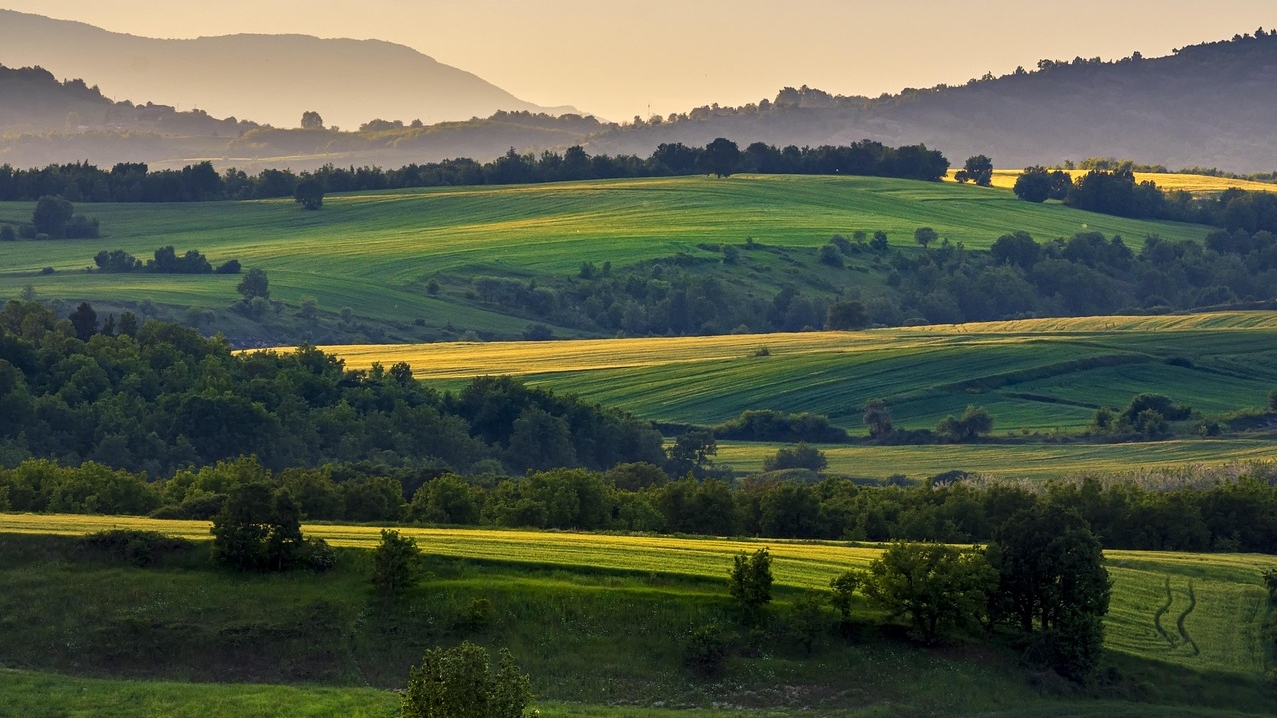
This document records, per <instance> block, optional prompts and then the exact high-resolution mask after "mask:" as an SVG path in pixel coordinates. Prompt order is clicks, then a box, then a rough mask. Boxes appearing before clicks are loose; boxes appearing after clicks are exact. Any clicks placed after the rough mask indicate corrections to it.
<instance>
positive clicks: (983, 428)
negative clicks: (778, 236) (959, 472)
mask: <svg viewBox="0 0 1277 718" xmlns="http://www.w3.org/2000/svg"><path fill="white" fill-rule="evenodd" d="M990 431H993V417H991V416H989V412H988V410H986V409H985V408H984V407H983V406H976V405H974V404H972V405H969V406H967V410H966V411H964V412H962V416H961V417H960V418H959V417H954V416H952V415H950V416H946V417H945V418H944V419H942V420H941V421H940V424H939V425H937V426H936V434H938V435H939V436H940V438H942V439H944V440H945V441H952V442H955V443H959V442H964V441H973V440H975V439H977V438H979V437H981V436H984V435H986V434H988V433H989V432H990Z"/></svg>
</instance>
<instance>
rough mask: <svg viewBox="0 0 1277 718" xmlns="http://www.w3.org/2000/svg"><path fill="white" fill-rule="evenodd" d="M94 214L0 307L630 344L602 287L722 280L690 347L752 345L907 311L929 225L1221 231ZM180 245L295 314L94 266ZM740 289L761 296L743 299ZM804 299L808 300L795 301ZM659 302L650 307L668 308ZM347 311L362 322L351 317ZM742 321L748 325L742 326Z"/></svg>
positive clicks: (618, 214)
mask: <svg viewBox="0 0 1277 718" xmlns="http://www.w3.org/2000/svg"><path fill="white" fill-rule="evenodd" d="M78 209H79V211H82V212H85V213H86V214H89V215H91V216H93V217H96V218H97V219H98V220H99V221H100V224H101V227H102V234H103V237H102V238H100V239H92V240H65V241H62V240H59V241H56V242H37V241H19V242H14V243H3V244H0V258H3V269H0V296H4V297H16V296H18V295H19V294H20V293H21V292H22V291H23V288H24V287H25V286H28V285H30V286H31V287H32V289H33V290H34V292H35V295H36V296H37V297H38V298H40V299H44V300H49V301H62V302H68V303H69V304H68V305H67V306H64V307H62V308H61V310H60V311H61V313H62V314H64V315H65V314H66V313H67V312H69V311H70V310H71V309H72V308H73V307H74V306H75V303H78V302H80V301H84V300H88V301H91V302H93V303H94V304H95V306H98V309H99V310H100V311H101V312H102V313H103V314H104V315H105V313H106V312H108V311H110V312H115V313H117V314H118V313H119V311H121V309H122V308H131V309H132V310H133V311H135V312H138V311H141V306H142V304H143V303H145V304H147V305H148V306H149V308H148V309H147V311H151V312H156V311H158V312H160V316H165V317H167V318H171V319H176V320H181V321H186V322H193V323H196V324H197V326H199V327H200V328H201V329H202V330H204V331H209V332H211V331H214V330H220V331H223V332H224V333H225V334H226V335H227V336H228V337H230V338H231V339H232V341H234V342H235V343H236V344H237V345H239V346H259V345H263V344H265V345H279V344H287V343H295V342H299V341H311V342H315V343H350V342H353V343H369V342H377V343H381V342H391V341H436V340H447V339H454V340H455V339H460V338H462V337H463V336H465V335H466V332H468V331H470V332H474V333H475V334H474V336H476V337H481V338H484V339H494V338H498V339H511V338H518V337H520V336H521V335H522V333H523V332H524V331H525V330H526V329H527V328H528V326H529V325H530V324H533V323H541V324H545V325H547V326H548V327H549V328H550V329H552V330H553V332H554V334H555V336H559V337H563V336H596V337H597V336H615V335H616V332H617V331H618V328H623V327H625V326H628V328H627V329H626V331H628V332H629V333H631V334H646V333H648V332H649V331H650V332H654V333H658V334H664V333H666V329H667V328H661V327H657V326H656V325H654V324H652V321H654V320H655V317H656V314H655V312H657V311H658V309H657V308H656V307H655V306H653V307H651V308H644V309H643V310H642V311H643V314H642V316H639V317H638V319H635V321H636V322H639V323H638V324H629V325H623V326H622V327H617V326H614V325H611V326H610V325H609V322H612V321H613V320H612V319H611V318H610V315H608V316H609V318H608V319H606V320H604V319H603V318H602V317H601V316H600V314H599V312H600V310H599V309H598V308H595V306H594V305H593V304H589V303H588V301H587V299H588V298H586V297H584V296H583V295H582V294H581V292H583V291H585V290H586V289H587V288H588V289H590V291H591V292H596V291H597V292H600V294H599V298H600V301H602V298H603V297H604V296H605V294H607V293H608V292H610V293H611V294H612V295H617V294H618V292H617V290H608V288H607V286H605V284H606V283H607V282H611V281H617V282H621V284H622V287H621V288H622V289H624V285H625V283H626V282H627V281H628V277H630V276H633V277H635V282H638V281H640V280H641V281H642V282H643V285H644V286H647V287H651V288H652V291H653V292H656V293H659V292H666V293H669V292H670V291H671V290H670V286H669V284H670V283H671V282H673V283H675V284H674V285H673V286H675V287H681V286H683V284H686V283H688V282H692V283H695V282H701V281H706V282H709V283H710V285H712V286H711V288H710V289H708V290H706V291H710V292H711V293H713V292H715V291H717V292H718V293H717V294H716V295H715V297H717V298H715V297H709V298H711V299H714V301H715V302H716V303H715V305H714V306H715V308H714V309H713V315H712V316H710V315H707V316H704V317H701V318H700V319H697V320H696V323H695V324H689V325H687V326H682V327H680V328H679V329H678V332H677V333H711V334H714V333H727V332H730V331H732V330H734V329H736V328H737V327H739V326H740V325H741V324H742V323H745V324H747V325H748V326H749V327H750V328H751V329H753V330H754V331H763V330H766V329H767V328H769V327H772V326H775V327H776V328H778V329H785V328H787V327H788V328H789V330H791V331H796V330H800V329H802V328H803V327H804V326H813V327H818V326H820V325H822V324H823V322H824V307H825V306H826V305H827V304H828V303H830V302H832V301H834V300H836V299H837V298H839V297H843V296H844V294H845V296H847V297H851V296H854V295H858V296H860V297H861V298H863V299H864V300H865V301H869V300H870V299H872V298H874V297H879V296H888V295H889V296H891V297H903V296H904V293H903V289H907V288H902V289H897V288H893V287H891V286H890V285H889V284H888V281H889V280H890V275H891V273H892V272H893V270H894V267H893V265H892V264H891V257H892V256H893V255H892V251H893V250H894V249H897V248H898V249H901V250H902V252H903V253H904V254H902V256H905V257H911V258H917V257H919V256H921V255H920V254H919V251H920V248H918V247H917V245H916V244H915V243H914V241H913V233H914V230H915V229H916V228H918V227H920V226H930V227H933V228H935V230H936V231H937V232H938V234H939V236H940V238H941V240H940V241H942V240H948V241H949V242H950V245H949V248H948V249H944V248H943V247H940V248H937V249H936V251H935V252H933V253H932V254H933V255H934V256H936V257H940V256H943V255H945V254H951V255H952V256H953V257H954V258H957V257H959V255H958V254H956V252H957V249H956V247H957V246H958V245H959V244H961V245H963V246H964V247H965V248H967V249H971V250H978V249H987V248H989V247H990V246H991V245H992V244H993V243H994V241H995V240H997V239H998V238H999V237H1000V236H1002V235H1004V234H1007V233H1010V232H1014V231H1018V230H1023V231H1026V232H1029V233H1030V234H1031V235H1033V236H1034V237H1036V238H1037V239H1038V240H1041V241H1048V240H1050V239H1053V238H1056V237H1071V236H1073V235H1074V234H1076V233H1078V232H1081V231H1086V230H1092V231H1097V232H1102V233H1104V234H1105V235H1106V236H1113V235H1122V236H1123V237H1126V238H1128V241H1129V242H1130V243H1131V246H1133V247H1138V246H1139V243H1140V242H1142V240H1143V238H1144V237H1145V236H1147V235H1150V234H1156V235H1159V236H1160V237H1161V238H1163V239H1165V240H1174V241H1185V240H1195V241H1198V242H1200V241H1201V240H1202V238H1203V237H1204V236H1205V235H1206V233H1207V228H1205V227H1200V226H1193V225H1182V224H1171V223H1165V222H1140V221H1132V220H1125V219H1121V218H1115V217H1108V216H1104V215H1095V214H1091V213H1086V212H1081V211H1078V210H1073V209H1069V208H1066V207H1064V206H1062V205H1059V204H1055V203H1050V204H1047V205H1035V204H1032V203H1028V202H1021V201H1019V200H1017V199H1015V197H1014V195H1012V194H1011V193H1010V192H1008V191H1006V190H1000V189H985V188H978V187H972V186H969V185H966V186H962V185H955V184H947V183H946V184H942V183H935V182H917V181H907V180H893V179H881V178H845V177H822V176H785V175H767V176H764V175H739V176H733V177H730V178H726V179H721V180H718V179H712V178H706V177H681V178H663V179H641V180H610V181H589V182H564V183H551V184H544V185H513V186H499V187H488V186H476V187H458V188H448V187H438V188H429V189H419V190H401V191H382V192H371V193H365V194H350V195H333V196H330V197H328V198H326V199H325V202H324V208H323V209H322V210H321V211H319V212H306V211H305V210H302V209H300V208H298V207H297V206H296V205H295V204H294V203H293V202H292V201H291V200H271V201H252V202H208V203H194V204H151V205H139V204H93V205H88V204H81V205H79V207H78ZM31 212H32V205H31V204H28V203H4V204H0V223H4V222H12V223H21V222H26V221H29V219H30V216H31ZM875 231H883V232H885V233H886V235H887V237H888V240H887V241H888V243H889V247H888V249H887V250H886V251H884V252H877V251H870V250H868V249H867V248H861V247H860V246H859V245H855V244H854V243H852V242H851V240H849V239H846V238H847V237H854V236H855V235H856V233H857V232H866V233H873V232H875ZM833 235H842V236H843V237H844V241H845V242H847V243H848V244H847V247H848V251H850V252H851V254H848V255H845V257H846V258H845V261H844V260H843V259H839V260H838V261H839V262H840V266H836V267H835V266H832V265H829V264H825V263H822V262H821V261H820V260H819V252H820V251H822V250H821V247H822V245H825V244H826V243H827V242H829V240H830V237H831V236H833ZM165 245H173V246H175V247H176V248H177V250H178V252H179V253H181V252H185V251H187V250H189V249H192V248H194V249H198V250H200V251H201V252H203V253H204V254H205V255H207V256H208V258H209V259H210V261H212V262H214V263H221V262H225V261H227V260H229V259H237V260H239V261H240V262H241V264H243V265H244V266H245V267H258V268H261V269H264V270H265V271H266V272H267V273H268V275H269V277H270V282H271V290H272V295H271V296H272V299H274V300H279V301H282V302H283V304H281V305H280V306H279V309H278V310H277V312H276V313H275V314H271V315H268V316H267V317H266V318H265V319H264V320H263V322H262V323H258V324H254V323H252V322H249V321H248V320H246V319H245V318H244V317H243V316H241V315H239V314H235V313H233V312H230V311H228V308H229V306H230V305H231V304H232V303H233V302H234V301H235V300H237V299H238V295H237V294H236V291H235V286H236V283H237V282H238V281H239V279H238V278H237V277H235V276H225V275H210V276H181V275H153V274H136V273H134V274H103V273H96V272H94V273H86V272H84V271H82V270H83V269H84V268H85V267H91V266H93V262H94V256H95V255H96V254H97V253H98V252H99V251H103V250H116V249H120V250H124V251H126V252H128V253H130V254H132V255H133V256H135V257H141V258H143V259H145V258H147V257H150V256H151V255H152V253H153V252H154V251H155V250H156V249H157V248H159V247H161V246H165ZM724 246H727V247H728V249H724ZM729 256H734V257H735V259H732V260H729V259H728V257H729ZM963 256H965V255H963ZM986 256H987V255H986ZM910 261H913V260H912V259H911V260H910ZM583 263H588V265H589V266H593V268H594V269H593V270H591V269H590V268H589V266H587V267H586V268H585V271H586V272H587V273H589V274H591V276H594V280H590V281H592V282H593V283H592V284H590V285H589V287H586V283H585V282H584V281H583V279H584V277H583V276H582V275H581V272H582V264H583ZM605 265H606V266H607V274H608V276H607V277H605V276H603V272H604V267H605ZM902 266H903V265H902ZM45 267H50V268H51V269H49V270H47V271H46V270H45V269H44V268H45ZM1088 271H1089V270H1088ZM910 276H912V275H910ZM605 280H606V281H605ZM652 282H657V284H656V285H652V284H651V283H652ZM662 283H664V284H662ZM710 285H707V286H710ZM636 286H637V285H636ZM662 287H664V288H662ZM712 287H719V288H720V289H719V290H714V289H713V288H712ZM786 287H789V289H786ZM533 290H536V291H533ZM605 290H606V291H605ZM635 291H638V290H637V289H636V290H635ZM680 291H682V290H680ZM736 291H739V292H743V293H744V295H747V301H746V298H742V300H741V301H740V302H736V301H735V299H733V300H732V301H727V298H730V297H734V296H735V295H734V294H732V293H733V292H736ZM697 292H701V293H702V294H703V292H702V290H701V289H695V290H694V292H693V293H694V294H696V293H697ZM795 292H796V293H797V294H798V295H801V296H802V297H805V298H806V300H809V301H806V303H804V302H798V303H797V304H795V303H794V302H793V301H791V300H792V299H793V295H794V293H795ZM656 293H648V294H645V296H646V297H649V298H650V301H659V297H658V294H656ZM782 294H783V295H784V296H786V297H788V298H787V299H785V300H784V301H785V302H787V303H788V304H790V305H793V306H795V307H801V308H802V311H799V310H798V309H795V311H794V312H793V313H792V316H790V313H789V310H788V309H786V310H785V312H782V315H784V316H775V317H772V318H770V319H769V318H768V316H767V314H768V310H767V307H768V306H772V305H773V301H774V299H775V298H776V297H777V296H781V295H782ZM697 296H701V294H697ZM706 296H708V295H706ZM304 297H312V298H314V299H315V300H317V304H318V310H319V312H320V315H321V317H320V320H319V321H316V322H298V321H297V320H296V318H295V316H296V312H297V311H298V308H299V307H300V304H301V302H302V299H303V298H304ZM639 299H640V298H637V297H636V298H635V300H634V301H636V302H639ZM642 301H643V302H648V301H649V299H643V300H642ZM892 301H896V300H895V299H893V300H892ZM1123 301H1125V300H1123ZM1157 301H1159V302H1164V301H1169V300H1167V299H1158V300H1157ZM893 306H894V305H893ZM928 306H930V305H928ZM188 307H190V308H194V310H193V311H194V313H192V312H188V311H187V308H188ZM343 308H349V309H350V316H349V317H344V318H340V319H339V316H340V315H341V310H342V309H343ZM205 310H208V311H209V312H210V314H208V315H205V314H202V312H204V311H205ZM924 310H925V307H924V308H923V309H914V308H906V309H905V310H896V311H895V314H894V315H891V316H883V317H882V318H881V320H882V321H881V322H880V323H896V324H899V323H901V322H903V321H904V320H905V319H907V318H910V317H917V316H922V315H919V314H917V313H916V312H920V311H924ZM615 311H616V312H617V313H618V316H617V317H616V320H617V321H623V320H625V316H624V306H623V305H622V304H618V305H617V309H616V310H615ZM659 311H663V312H665V314H662V315H661V316H672V317H675V318H677V317H680V316H689V315H687V314H686V313H683V314H679V313H675V314H669V312H668V311H666V310H659ZM706 311H708V310H706ZM745 311H748V312H749V313H750V314H749V315H748V316H746V315H744V314H740V312H745ZM884 311H885V310H884ZM902 311H903V312H907V313H902ZM926 311H930V310H926ZM998 311H999V312H1002V311H1003V310H998ZM1007 311H1009V312H1011V313H1014V312H1019V311H1023V309H1013V310H1007ZM1059 311H1064V310H1063V309H1060V310H1059ZM1100 313H1103V312H1100ZM631 314H633V313H631ZM153 315H154V314H153ZM635 316H637V315H635ZM892 316H894V319H892ZM1001 316H1002V314H999V315H998V318H1001ZM596 317H598V318H599V321H595V318H596ZM943 318H944V317H943V316H941V315H936V319H937V320H940V319H943ZM631 319H634V317H633V316H632V317H631ZM640 320H641V321H640ZM662 321H664V320H662ZM875 321H880V320H879V319H875ZM599 322H602V323H599Z"/></svg>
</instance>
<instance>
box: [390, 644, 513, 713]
mask: <svg viewBox="0 0 1277 718" xmlns="http://www.w3.org/2000/svg"><path fill="white" fill-rule="evenodd" d="M499 655H500V666H499V667H498V668H497V670H496V672H495V673H494V672H493V671H492V667H491V660H490V659H489V657H488V651H487V650H486V649H484V648H483V647H481V646H476V645H475V644H473V643H471V642H469V641H465V642H463V643H462V644H461V645H460V646H457V647H456V648H450V649H447V650H444V649H442V648H436V649H434V650H431V651H426V655H425V656H424V657H423V658H422V660H421V666H419V667H418V666H414V667H412V668H410V669H409V671H408V688H407V690H405V691H404V692H403V694H402V696H401V698H400V713H399V715H401V716H403V718H523V716H524V714H525V711H526V710H527V707H528V703H530V702H532V681H531V680H530V679H529V678H528V676H527V674H525V673H523V672H521V671H520V670H519V668H518V666H516V665H515V663H514V658H513V656H511V655H510V652H509V651H507V650H505V649H502V650H501V653H500V654H499Z"/></svg>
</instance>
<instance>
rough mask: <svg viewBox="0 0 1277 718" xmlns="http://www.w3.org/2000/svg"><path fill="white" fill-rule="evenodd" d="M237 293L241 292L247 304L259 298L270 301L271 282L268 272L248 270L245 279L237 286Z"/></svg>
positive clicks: (254, 269) (255, 269)
mask: <svg viewBox="0 0 1277 718" xmlns="http://www.w3.org/2000/svg"><path fill="white" fill-rule="evenodd" d="M235 291H237V292H239V293H240V295H241V296H242V297H244V301H246V302H249V301H252V300H254V299H257V298H259V297H260V298H262V299H270V280H268V279H267V278H266V271H265V270H262V269H257V268H256V267H254V268H253V269H250V270H248V271H247V272H245V273H244V278H243V279H241V280H239V284H237V285H235Z"/></svg>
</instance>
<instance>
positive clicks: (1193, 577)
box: [0, 514, 1277, 675]
mask: <svg viewBox="0 0 1277 718" xmlns="http://www.w3.org/2000/svg"><path fill="white" fill-rule="evenodd" d="M108 528H130V529H140V530H152V531H161V532H163V533H166V534H169V535H173V536H185V537H188V538H192V539H207V538H208V528H209V524H208V523H207V522H202V521H160V520H155V519H145V518H134V517H118V516H72V515H47V514H46V515H30V514H0V535H3V534H5V533H29V534H69V535H76V534H83V533H89V532H93V531H100V530H104V529H108ZM304 531H305V533H306V535H308V536H319V537H323V538H325V539H326V540H328V541H330V542H331V543H333V544H334V545H337V546H343V547H349V548H372V547H373V546H375V545H376V543H377V541H378V540H379V529H378V528H376V527H371V526H332V525H309V526H306V527H304ZM402 531H403V533H404V534H406V535H409V536H412V537H414V538H416V539H417V541H418V543H419V544H420V545H421V546H422V547H423V548H424V549H425V550H426V552H427V553H430V554H433V555H436V556H443V557H448V558H452V559H470V560H478V561H489V562H499V563H512V564H525V565H528V566H531V567H536V568H537V569H542V570H551V571H552V572H553V571H556V570H564V569H566V570H582V569H587V570H606V571H622V572H629V573H632V574H634V575H638V576H652V575H656V574H665V575H679V576H684V577H688V578H705V579H711V580H718V579H719V578H720V577H721V576H722V575H723V574H724V572H725V567H726V566H728V565H730V561H731V557H732V556H733V555H734V554H735V553H737V552H739V551H742V550H746V551H752V550H754V549H755V548H757V547H758V546H761V545H766V546H769V547H770V548H771V553H772V556H773V572H774V574H775V576H776V581H777V583H778V584H779V585H781V586H784V587H788V588H791V589H822V588H825V587H827V586H828V583H829V579H830V578H832V577H833V576H835V575H837V574H838V573H841V572H842V571H844V570H846V569H847V568H850V567H861V568H863V567H865V566H867V565H868V563H869V562H870V561H871V560H872V559H873V558H874V557H875V556H876V555H877V554H878V552H879V550H880V549H879V548H878V547H876V546H874V545H872V544H871V545H864V546H860V545H856V546H852V545H847V544H843V543H839V542H810V541H807V542H797V541H784V540H775V539H772V540H766V541H742V540H735V539H713V538H681V537H666V536H624V535H605V534H586V533H567V532H550V533H545V532H534V531H505V530H483V529H427V528H404V529H402ZM1105 555H1106V557H1107V560H1108V566H1109V571H1110V575H1111V576H1112V578H1113V581H1114V588H1113V600H1112V607H1111V609H1110V614H1109V618H1108V620H1107V626H1108V633H1107V645H1108V646H1109V648H1111V649H1113V650H1114V651H1118V652H1121V653H1125V654H1128V655H1131V656H1134V657H1137V658H1141V659H1153V660H1157V661H1163V662H1168V663H1174V664H1177V665H1181V666H1185V667H1189V668H1193V669H1195V670H1200V671H1207V672H1219V673H1238V674H1247V675H1255V674H1259V673H1263V671H1264V666H1265V661H1266V660H1267V656H1266V654H1265V649H1264V648H1263V646H1262V643H1261V638H1260V635H1259V632H1260V624H1261V622H1262V620H1263V618H1264V615H1265V613H1266V610H1267V607H1266V592H1265V590H1264V587H1263V583H1262V580H1261V578H1260V573H1261V571H1262V570H1263V569H1265V568H1271V567H1277V557H1271V556H1259V555H1249V554H1190V553H1164V552H1152V551H1106V552H1105ZM552 575H557V574H553V573H552ZM1168 580H1169V582H1170V585H1171V597H1172V600H1171V601H1170V604H1169V607H1168V608H1167V609H1166V610H1164V611H1163V612H1162V613H1161V614H1160V616H1161V617H1160V619H1159V618H1158V615H1159V614H1158V609H1159V608H1160V607H1162V606H1163V605H1166V604H1167V600H1166V599H1167V595H1168V594H1167V590H1166V582H1167V581H1168ZM1190 583H1191V585H1192V587H1193V592H1194V595H1195V597H1196V598H1195V602H1193V605H1191V606H1190V600H1189V593H1188V591H1189V588H1188V587H1189V585H1190ZM1181 615H1183V616H1184V621H1183V629H1184V630H1183V632H1182V633H1181V632H1180V630H1179V627H1178V625H1177V619H1178V618H1179V616H1181ZM1159 620H1160V623H1159ZM1159 625H1160V626H1161V627H1162V629H1164V630H1159V628H1158V626H1159ZM1167 634H1168V635H1167ZM1186 636H1187V637H1189V638H1191V639H1192V645H1190V644H1189V643H1188V641H1187V639H1186V638H1185V637H1186Z"/></svg>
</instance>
